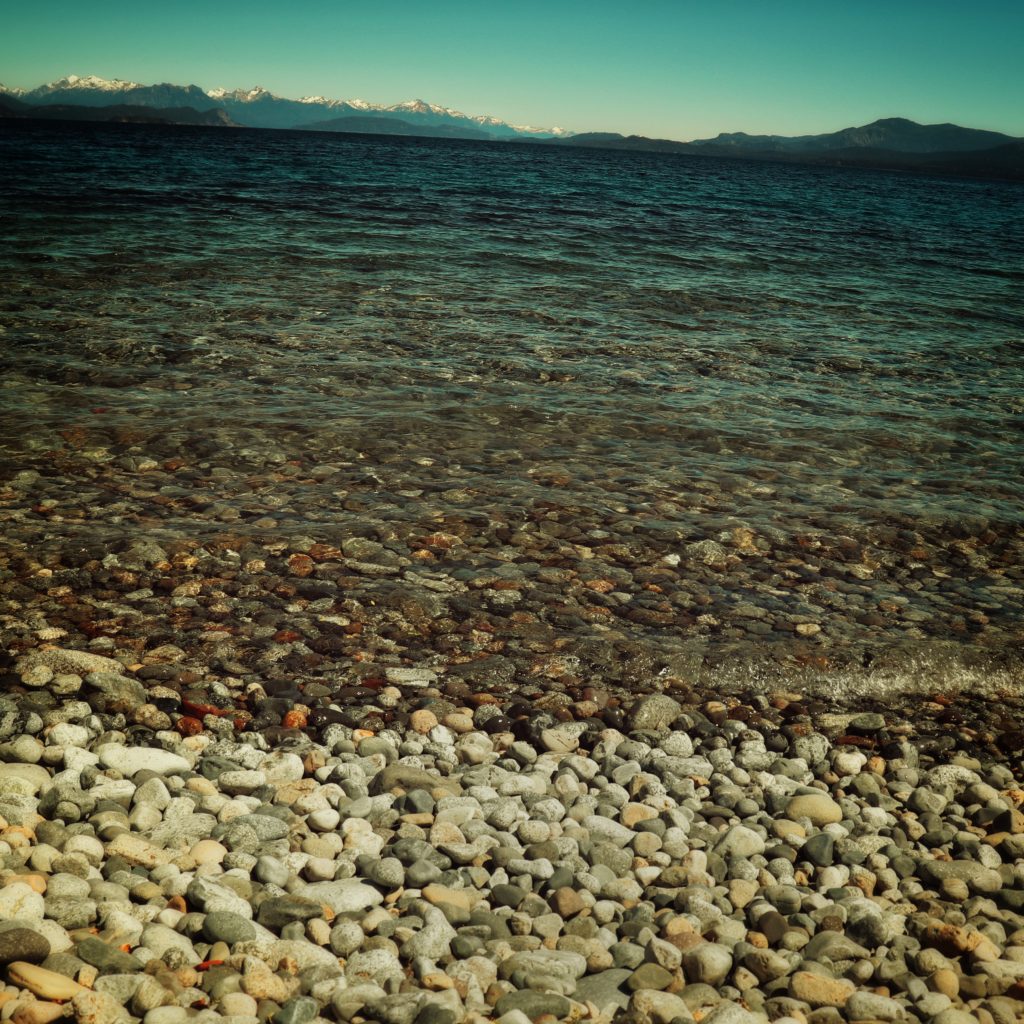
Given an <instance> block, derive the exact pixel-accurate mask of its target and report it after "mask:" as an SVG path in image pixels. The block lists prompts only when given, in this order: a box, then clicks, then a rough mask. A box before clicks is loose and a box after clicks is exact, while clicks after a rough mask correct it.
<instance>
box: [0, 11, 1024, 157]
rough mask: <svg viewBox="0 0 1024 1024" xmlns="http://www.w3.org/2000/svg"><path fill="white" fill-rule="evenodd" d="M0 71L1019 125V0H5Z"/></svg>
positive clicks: (724, 120) (601, 113) (12, 77)
mask: <svg viewBox="0 0 1024 1024" xmlns="http://www.w3.org/2000/svg"><path fill="white" fill-rule="evenodd" d="M0 24H2V25H3V27H4V29H3V34H2V38H0V82H3V83H4V84H6V85H9V86H21V87H23V88H31V87H34V86H36V85H40V84H41V83H43V82H47V81H52V80H53V79H56V78H60V77H63V76H64V75H67V74H79V75H87V74H95V75H100V76H102V77H104V78H127V79H132V80H134V81H138V82H143V83H145V84H151V83H154V82H161V81H169V82H175V83H178V84H188V83H194V84H196V85H199V86H202V87H203V88H207V89H208V88H212V87H214V86H225V87H227V88H237V87H242V86H244V87H250V86H252V85H256V84H259V85H262V86H263V87H264V88H267V89H270V90H271V91H272V92H276V93H278V94H280V95H283V96H290V97H298V96H302V95H310V94H323V95H325V96H329V97H334V98H344V99H350V98H354V97H360V98H362V99H366V100H370V101H371V102H375V103H395V102H399V101H401V100H406V99H411V98H414V97H419V98H422V99H425V100H428V101H430V102H433V103H441V104H444V105H445V106H451V107H455V108H457V109H459V110H462V111H463V112H464V113H468V114H493V115H495V116H496V117H500V118H502V119H503V120H508V121H512V122H514V123H520V124H533V125H539V126H551V125H560V126H562V127H566V128H570V129H573V130H575V131H592V130H609V131H621V132H625V133H631V132H635V133H638V134H642V135H651V136H661V137H667V138H675V139H691V138H700V137H704V136H708V135H714V134H717V133H718V132H719V131H748V132H777V133H780V134H787V135H791V134H800V133H806V132H822V131H832V130H835V129H838V128H842V127H846V126H848V125H854V124H864V123H866V122H868V121H872V120H874V119H875V118H877V117H887V116H895V115H902V116H906V117H910V118H913V119H914V120H917V121H922V122H935V121H954V122H957V123H960V124H964V125H968V126H971V127H978V128H991V129H996V130H999V131H1005V132H1007V133H1009V134H1012V135H1024V0H972V2H964V0H886V2H876V0H692V2H691V0H632V2H625V0H621V2H620V0H516V2H500V0H436V2H430V0H363V2H361V3H353V2H349V0H292V2H288V0H273V2H265V0H246V2H239V0H217V2H213V3H211V2H209V0H202V2H198V0H161V2H159V3H153V2H150V0H99V2H89V0H77V2H67V0H52V2H49V3H45V4H44V3H35V4H33V3H22V2H14V0H0Z"/></svg>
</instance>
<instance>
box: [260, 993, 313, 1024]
mask: <svg viewBox="0 0 1024 1024" xmlns="http://www.w3.org/2000/svg"><path fill="white" fill-rule="evenodd" d="M319 1012H320V1004H319V1003H318V1002H317V1001H316V1000H315V999H313V998H311V997H310V996H295V997H294V998H292V999H289V1000H288V1001H287V1002H286V1003H285V1004H284V1006H282V1007H281V1009H280V1010H278V1011H277V1013H275V1014H274V1016H273V1017H272V1018H271V1021H272V1022H273V1024H310V1022H311V1021H313V1020H315V1019H316V1017H317V1014H318V1013H319Z"/></svg>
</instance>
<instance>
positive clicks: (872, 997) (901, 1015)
mask: <svg viewBox="0 0 1024 1024" xmlns="http://www.w3.org/2000/svg"><path fill="white" fill-rule="evenodd" d="M843 1013H844V1015H845V1016H846V1019H847V1020H850V1021H901V1020H906V1017H907V1012H906V1010H905V1009H904V1008H903V1007H902V1006H901V1005H900V1004H899V1003H897V1002H896V1000H895V999H889V998H887V997H886V996H879V995H876V994H875V993H874V992H864V991H858V992H854V993H853V995H851V996H850V998H849V999H848V1000H847V1001H846V1006H845V1007H844V1008H843Z"/></svg>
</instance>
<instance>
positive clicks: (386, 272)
mask: <svg viewBox="0 0 1024 1024" xmlns="http://www.w3.org/2000/svg"><path fill="white" fill-rule="evenodd" d="M0 167H2V172H0V173H2V177H3V188H2V189H0V230H2V240H3V246H2V249H0V273H2V280H3V282H4V286H3V288H2V289H0V318H2V319H0V327H2V330H3V333H2V334H0V367H2V374H3V379H2V392H0V460H2V468H3V471H4V472H3V477H4V479H5V480H7V481H9V484H8V486H7V489H6V490H5V491H3V500H2V501H0V523H2V525H0V532H2V533H3V534H4V535H5V540H4V542H3V544H4V549H5V551H6V552H7V557H8V564H9V565H14V564H15V563H16V562H17V560H18V559H19V558H21V559H24V557H26V556H27V555H31V556H32V558H33V559H35V560H37V561H38V562H39V563H40V564H44V565H45V564H51V565H53V566H54V567H56V569H57V570H58V571H64V570H67V571H70V570H71V568H73V567H74V566H78V567H79V568H80V567H81V566H82V565H83V564H85V563H87V562H89V560H90V559H92V560H93V561H98V562H102V559H103V557H104V553H105V552H106V553H110V552H117V551H118V550H120V549H122V548H123V547H124V545H126V544H130V543H131V542H132V541H133V540H137V539H138V538H146V539H148V540H152V541H153V542H155V543H157V544H160V545H163V546H164V548H165V549H166V550H172V549H174V546H175V545H179V546H180V545H182V544H185V545H186V546H187V545H192V546H193V547H194V546H195V545H204V544H205V545H212V544H214V543H216V542H217V538H221V540H223V538H224V537H225V536H230V537H231V538H233V540H232V541H231V544H230V545H228V544H227V543H224V544H222V545H221V550H228V549H231V550H235V551H241V549H242V547H244V546H245V545H246V544H249V545H255V546H256V547H259V546H260V545H262V546H263V549H264V551H265V552H267V553H268V554H267V558H269V559H270V561H269V562H268V565H270V568H269V569H266V570H260V571H266V572H271V570H273V569H274V562H273V559H274V558H275V557H279V558H280V559H286V558H288V557H290V555H294V554H295V553H300V554H301V553H302V552H304V551H309V550H310V546H311V545H313V544H321V545H333V546H335V547H336V548H337V549H338V550H339V551H341V550H342V547H343V545H344V542H346V541H349V542H352V541H353V540H355V541H359V540H361V541H363V542H364V543H363V544H362V545H360V544H359V543H350V544H349V549H350V550H349V549H345V550H344V551H343V556H344V557H342V555H339V556H338V557H337V558H330V557H324V558H320V559H318V565H319V568H318V569H317V570H316V571H315V572H314V573H313V576H312V577H311V578H313V579H318V578H322V579H323V580H324V581H325V587H326V589H325V591H324V593H323V594H321V595H319V596H318V595H317V594H315V593H314V594H312V595H310V596H309V597H308V600H310V601H313V602H316V601H319V602H320V607H321V609H323V608H327V605H328V604H331V602H327V604H325V603H324V602H325V601H327V598H328V597H331V596H332V594H336V595H337V600H335V601H334V602H333V604H332V605H331V607H333V609H334V611H335V612H337V611H338V610H339V609H340V607H341V604H342V603H343V598H344V600H349V601H355V602H356V603H358V604H360V606H361V607H362V608H364V610H365V609H371V611H369V612H367V619H366V621H367V623H368V626H369V631H370V634H372V635H373V636H376V637H377V638H378V640H379V643H378V646H377V648H376V654H375V655H374V654H373V652H372V650H371V654H370V655H369V656H375V657H377V658H378V659H379V660H387V659H389V658H390V659H391V660H392V661H393V662H394V663H396V664H397V663H402V664H421V663H422V664H428V663H429V664H431V665H434V666H440V667H442V668H443V667H444V664H445V663H446V661H449V660H452V659H454V660H456V661H457V660H459V659H460V658H461V659H464V658H467V657H482V655H483V654H488V656H499V655H497V654H495V652H494V651H493V650H490V649H488V648H487V647H486V645H485V644H484V645H482V644H481V642H480V640H479V638H476V639H466V637H469V636H470V634H471V633H472V632H473V631H474V630H475V631H476V632H480V630H483V631H484V632H485V633H488V634H489V635H490V636H491V637H492V638H495V639H493V640H492V641H491V643H492V646H496V647H497V650H498V651H500V657H501V658H503V659H506V660H507V661H509V662H510V663H511V664H512V665H513V666H514V667H515V668H516V671H517V672H518V673H519V674H520V676H529V675H530V674H531V673H532V674H533V675H536V676H539V677H541V678H551V679H557V678H559V676H558V672H559V671H560V670H559V668H558V666H559V665H561V666H562V670H563V671H562V675H563V677H569V678H575V679H577V680H583V681H587V680H593V679H597V678H601V677H608V678H612V679H618V680H620V681H624V682H626V683H629V682H630V680H631V679H633V676H635V675H638V674H642V673H644V672H646V673H649V674H651V675H654V676H658V675H662V676H664V675H665V674H666V673H669V674H671V673H676V674H679V675H689V676H692V677H693V678H694V679H699V680H700V681H701V682H702V683H704V684H714V685H718V686H720V687H721V688H727V687H728V686H735V685H742V686H747V687H749V686H751V685H753V686H761V687H768V686H770V685H776V684H777V683H778V680H779V679H783V680H785V681H786V682H787V683H788V685H796V686H800V685H802V686H805V687H807V688H808V689H812V688H814V687H818V688H821V687H824V688H827V689H828V690H830V691H831V692H846V691H854V692H860V691H865V690H872V689H874V690H876V691H877V690H878V689H879V688H886V687H888V688H890V689H891V688H897V689H899V688H903V689H905V690H913V689H924V690H928V691H934V690H936V689H942V688H947V689H955V688H956V687H957V686H965V687H969V688H973V689H978V690H986V691H991V692H994V691H996V690H998V689H999V688H1008V689H1016V690H1017V691H1018V692H1019V691H1020V690H1021V689H1022V688H1024V684H1022V682H1021V678H1022V677H1021V672H1020V659H1019V655H1018V653H1017V652H1018V651H1019V650H1020V649H1021V647H1022V646H1024V584H1022V581H1024V529H1022V527H1024V511H1022V510H1024V471H1022V442H1024V191H1022V189H1021V187H1020V186H1019V185H1014V184H1004V183H999V182H991V181H985V182H980V181H973V180H953V179H948V180H947V179H940V178H929V177H915V176H901V175H895V174H890V173H882V172H869V171H856V170H844V169H829V168H802V167H797V166H773V165H768V164H756V163H747V162H741V161H736V162H727V161H719V160H712V159H700V158H686V157H679V156H671V155H646V154H629V153H614V152H602V151H570V150H566V149H553V148H546V147H541V146H533V145H517V144H487V143H468V142H457V141H448V140H433V139H431V140H416V139H398V138H395V139H388V138H381V137H366V136H348V137H346V136H340V135H327V134H314V133H298V132H262V131H230V130H203V129H184V128H180V129H178V128H161V127H149V126H135V125H124V126H78V127H70V128H67V129H61V128H59V127H53V126H45V125H27V124H14V123H11V122H8V123H7V124H5V125H4V126H3V127H2V128H0ZM18 474H21V475H20V476H18ZM439 537H441V538H449V539H447V540H444V539H438V538H439ZM232 545H233V547H232ZM378 546H382V547H379V550H378ZM211 550H212V548H211ZM317 550H319V549H317ZM350 551H351V553H350ZM76 552H78V554H76ZM83 552H84V553H83ZM251 554H252V552H251V551H250V552H249V555H251ZM242 556H243V561H244V560H245V557H248V556H247V555H246V554H245V552H242ZM232 557H233V556H232ZM47 559H49V560H50V562H49V563H47ZM375 559H376V561H375ZM12 560H13V561H12ZM264 560H265V561H266V559H264ZM249 561H250V562H251V561H252V558H249ZM90 564H91V563H90ZM281 565H282V566H283V565H284V562H282V563H281ZM374 565H378V566H380V565H383V566H384V568H385V569H388V570H390V571H388V572H384V571H383V570H381V571H380V572H375V571H374V570H373V568H372V567H373V566H374ZM325 567H326V568H325ZM154 571H156V570H154ZM275 571H276V570H275ZM281 571H282V572H283V571H284V570H283V569H282V570H281ZM332 573H333V575H332ZM253 574H257V575H258V571H257V570H256V569H253V570H252V572H250V573H249V574H248V575H253ZM285 574H286V573H285ZM14 575H15V576H16V575H17V572H15V573H14ZM277 575H278V576H280V572H278V573H277ZM8 578H11V577H10V576H9V577H8ZM96 579H98V576H97V573H95V572H94V573H93V584H92V585H94V586H99V584H98V583H96V582H95V580H96ZM145 582H146V581H145V580H142V583H141V584H139V581H138V580H136V581H134V582H129V583H126V584H125V585H124V586H123V587H122V588H121V591H122V594H131V593H133V592H134V591H133V589H132V588H135V589H136V590H137V589H138V588H137V586H136V584H139V585H142V584H145ZM327 584H330V586H327ZM79 585H80V587H85V588H86V589H88V587H87V584H82V583H80V584H79ZM331 586H333V587H334V588H335V589H334V591H332V590H331ZM103 587H105V588H106V590H107V591H110V590H111V588H112V587H113V590H114V591H116V589H117V588H116V587H115V586H114V584H112V583H111V582H110V580H106V581H105V582H103ZM403 588H405V590H406V591H407V592H408V593H410V594H413V595H416V594H419V593H422V592H423V591H424V589H425V590H426V591H429V592H430V593H434V594H442V595H451V598H450V600H449V599H448V598H447V597H445V601H447V604H444V607H443V608H442V609H441V610H440V614H439V615H437V614H434V615H432V617H433V618H435V619H437V621H438V622H441V620H443V626H439V627H437V628H436V629H434V630H431V629H419V627H418V626H417V628H416V629H413V625H411V624H410V620H409V619H408V616H406V618H402V615H403V614H405V613H403V612H401V611H400V606H401V600H402V599H401V592H402V590H403ZM385 591H386V594H385ZM396 592H398V593H399V597H397V598H396V597H395V596H394V595H395V593H396ZM387 595H390V597H388V600H390V601H391V602H392V604H391V605H388V608H389V611H388V613H387V615H385V614H384V612H380V613H379V614H378V613H376V612H374V611H372V609H373V608H376V607H379V606H381V605H382V603H383V604H386V603H387V602H386V601H384V600H383V598H384V597H385V596H387ZM80 596H81V595H80ZM300 596H301V595H300ZM104 599H105V600H107V601H111V600H114V599H113V598H111V597H109V596H108V597H106V598H104ZM136 600H137V601H140V602H143V604H142V606H140V607H141V611H140V614H143V613H144V614H143V617H144V618H145V615H150V614H152V615H158V614H159V613H160V604H159V600H158V598H157V597H151V598H137V599H136ZM118 601H120V602H121V604H122V605H124V602H125V601H127V604H128V605H129V606H130V605H131V600H130V599H128V598H123V599H122V598H118V599H117V601H115V602H114V603H115V604H117V602H118ZM146 602H150V603H149V604H146ZM396 602H397V603H396ZM274 607H277V606H276V605H275V606H274ZM396 608H399V612H395V609H396ZM136 610H137V611H139V609H136ZM315 610H316V609H315V608H314V611H315ZM278 611H279V613H280V616H281V618H282V621H284V620H286V619H287V618H288V616H289V615H290V614H298V613H295V612H289V611H288V610H287V604H286V603H285V604H282V605H281V606H280V608H278ZM300 611H303V612H304V613H305V614H307V616H308V614H309V612H308V609H305V607H303V608H302V609H300ZM48 614H49V615H50V618H49V619H48V620H47V621H48V622H50V624H51V625H52V624H54V622H53V619H54V615H56V614H57V613H56V612H52V613H48ZM233 614H236V615H237V616H238V617H239V619H240V624H241V625H240V628H241V629H242V632H243V633H244V632H245V627H246V622H247V621H249V620H247V619H246V615H249V619H252V615H253V613H252V612H251V610H250V611H249V612H246V611H245V609H244V608H242V607H239V608H238V609H236V612H234V613H233ZM275 614H276V613H275ZM375 616H376V617H375ZM396 616H397V617H396ZM130 618H131V617H130V616H127V617H126V621H127V619H130ZM453 624H454V625H453ZM57 625H58V626H59V625H60V623H57ZM65 625H66V624H65ZM456 627H459V628H456ZM125 628H126V629H129V631H130V627H129V626H126V627H125ZM460 630H461V632H460ZM314 631H315V629H314ZM364 632H365V631H364ZM414 634H415V636H414ZM125 635H127V634H125ZM368 635H369V634H367V636H368ZM459 637H462V638H463V639H458V638H459ZM453 638H454V639H453ZM364 639H366V637H365V636H364ZM474 644H475V645H476V646H475V647H474ZM460 645H461V646H460ZM499 645H500V646H499ZM371 647H372V645H369V641H367V649H368V650H370V649H371ZM296 650H298V653H299V654H301V653H302V651H301V649H298V648H297V649H296ZM348 653H351V652H342V653H340V654H337V658H336V664H337V667H338V670H339V671H342V670H343V669H344V665H345V664H346V662H345V658H346V657H347V656H348ZM558 659H561V661H559V660H558ZM538 665H540V666H541V667H540V668H537V666H538ZM631 672H632V673H633V675H630V673H631Z"/></svg>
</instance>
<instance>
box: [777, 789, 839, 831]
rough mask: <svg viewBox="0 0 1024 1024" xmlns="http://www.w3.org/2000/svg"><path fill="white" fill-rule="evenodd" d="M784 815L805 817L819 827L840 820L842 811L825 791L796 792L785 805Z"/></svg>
mask: <svg viewBox="0 0 1024 1024" xmlns="http://www.w3.org/2000/svg"><path fill="white" fill-rule="evenodd" d="M786 817H787V818H794V819H796V818H807V819H809V820H810V822H811V824H812V825H817V826H819V827H821V826H822V825H833V824H836V823H837V822H840V821H842V820H843V811H842V808H841V807H840V806H839V804H837V803H836V802H835V800H833V799H832V797H830V796H829V795H828V794H827V793H798V794H797V795H796V796H794V797H793V798H792V799H791V800H790V801H789V803H788V804H787V805H786Z"/></svg>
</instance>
